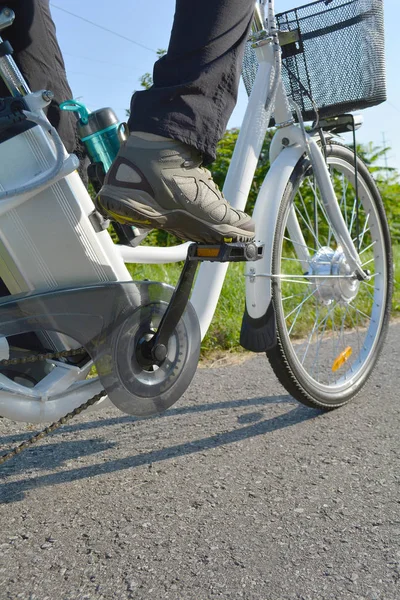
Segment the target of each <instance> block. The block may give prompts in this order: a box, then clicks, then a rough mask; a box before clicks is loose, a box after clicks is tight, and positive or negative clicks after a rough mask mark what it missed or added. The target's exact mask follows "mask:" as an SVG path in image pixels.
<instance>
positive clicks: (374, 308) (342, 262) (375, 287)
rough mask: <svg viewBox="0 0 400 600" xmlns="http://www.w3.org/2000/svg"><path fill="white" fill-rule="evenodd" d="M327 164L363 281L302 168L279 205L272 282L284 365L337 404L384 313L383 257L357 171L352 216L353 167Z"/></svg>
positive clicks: (372, 208)
mask: <svg viewBox="0 0 400 600" xmlns="http://www.w3.org/2000/svg"><path fill="white" fill-rule="evenodd" d="M328 164H329V167H330V170H331V173H332V174H333V176H334V187H335V191H336V193H337V197H338V200H339V204H340V206H341V209H342V214H343V215H344V217H345V221H346V225H347V228H348V230H349V231H350V232H351V236H352V239H353V240H354V243H355V244H357V243H358V245H359V251H360V258H361V259H362V263H363V266H364V268H365V269H369V270H370V271H371V279H370V281H367V282H359V281H357V280H356V279H355V277H354V276H353V274H352V273H351V269H350V267H349V266H348V264H347V262H346V259H345V257H344V254H343V251H342V250H341V248H340V246H339V245H338V243H337V242H336V240H335V236H334V234H333V232H332V230H331V228H330V226H329V222H328V220H327V217H326V212H325V210H324V208H323V205H322V202H321V196H320V193H319V191H318V189H317V187H316V185H315V181H314V178H313V176H312V173H311V168H310V167H309V168H308V169H307V170H306V173H305V175H303V177H302V178H301V179H300V181H299V182H298V185H297V187H296V188H295V189H294V191H293V194H292V196H291V199H290V201H289V202H288V205H287V207H286V211H285V214H284V218H283V225H282V228H283V231H284V236H283V238H282V236H281V238H282V241H281V243H280V246H279V248H278V251H277V255H276V257H277V260H275V265H276V269H275V272H276V271H277V270H278V269H279V271H278V274H277V277H276V278H275V279H274V282H273V285H274V298H275V308H276V311H277V321H278V330H279V335H280V338H281V342H282V343H283V344H284V346H285V350H286V352H287V353H288V354H289V355H290V360H291V364H292V366H294V368H295V369H296V371H297V372H298V373H300V374H301V376H302V380H303V381H304V382H305V383H306V385H308V386H309V388H311V389H312V390H314V391H316V392H317V393H318V394H320V395H321V396H323V397H324V398H325V401H326V402H328V403H329V402H330V401H331V402H337V398H338V396H339V397H340V395H341V394H345V393H346V392H348V390H349V389H351V388H352V387H353V386H354V385H355V384H356V383H358V382H359V381H360V379H361V378H363V377H364V375H365V374H366V373H367V372H368V370H369V365H370V363H371V360H372V359H373V356H374V351H375V349H376V346H377V343H378V340H379V337H380V332H381V329H382V324H383V319H384V314H385V306H386V300H387V289H386V281H387V272H386V270H387V261H386V258H387V257H386V249H385V242H384V235H383V231H382V226H381V221H380V217H379V213H378V209H377V207H376V205H375V202H374V197H373V194H372V191H371V190H370V189H369V188H368V186H367V183H366V181H365V180H364V179H362V178H361V177H360V176H359V178H358V198H359V202H358V219H357V203H356V199H355V191H354V182H355V171H354V167H353V165H351V164H350V163H349V162H348V161H347V160H345V159H343V158H340V157H338V156H331V157H328ZM293 211H294V214H296V216H297V222H298V225H299V226H300V229H301V232H302V235H303V240H304V242H303V241H302V242H301V245H300V244H299V239H301V238H299V235H298V231H297V233H296V227H295V226H294V225H293V218H292V217H293ZM304 243H305V244H304ZM304 245H305V246H306V248H305V247H304ZM306 254H307V255H308V256H306Z"/></svg>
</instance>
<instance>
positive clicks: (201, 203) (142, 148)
mask: <svg viewBox="0 0 400 600" xmlns="http://www.w3.org/2000/svg"><path fill="white" fill-rule="evenodd" d="M201 164H202V156H201V154H200V152H198V151H197V150H196V149H195V148H192V147H191V146H188V145H186V144H183V143H182V142H179V141H177V140H170V139H167V138H162V137H160V136H153V135H152V134H146V133H143V134H142V133H133V134H131V135H130V136H129V138H128V140H127V141H126V142H125V143H124V145H123V146H122V147H121V148H120V150H119V152H118V155H117V158H116V159H115V161H114V162H113V164H112V166H111V168H110V170H109V172H108V173H107V176H106V178H105V181H104V185H103V187H102V188H101V190H100V192H99V194H98V196H97V198H96V206H97V208H98V210H99V211H100V212H101V213H102V214H103V215H105V216H106V217H107V218H111V219H113V220H114V221H118V222H119V223H128V224H130V225H134V226H136V227H139V228H143V227H144V228H150V229H151V228H155V229H165V230H167V231H169V232H170V233H173V234H174V235H176V236H177V237H179V238H181V239H184V240H193V241H195V242H202V243H205V244H219V243H222V242H224V241H225V242H248V241H251V240H252V239H254V222H253V221H252V220H251V219H250V217H249V216H248V215H246V214H245V213H244V212H242V211H240V210H236V209H234V208H232V207H231V206H230V205H229V204H228V202H227V201H226V200H225V198H224V196H223V195H222V193H221V192H220V190H219V189H218V187H217V186H216V184H215V183H214V181H213V179H212V177H211V173H210V172H209V171H207V170H206V169H204V168H203V167H202V166H201Z"/></svg>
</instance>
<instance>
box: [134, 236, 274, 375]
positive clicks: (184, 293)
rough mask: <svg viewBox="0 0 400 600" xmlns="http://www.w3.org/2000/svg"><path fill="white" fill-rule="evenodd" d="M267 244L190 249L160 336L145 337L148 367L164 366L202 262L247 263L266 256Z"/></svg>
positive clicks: (142, 348) (143, 349) (144, 354)
mask: <svg viewBox="0 0 400 600" xmlns="http://www.w3.org/2000/svg"><path fill="white" fill-rule="evenodd" d="M263 253H264V244H257V243H255V242H247V243H244V242H235V243H226V244H196V243H193V244H191V245H190V246H189V248H188V253H187V258H186V261H185V264H184V266H183V269H182V273H181V275H180V277H179V281H178V284H177V286H176V288H175V291H174V293H173V295H172V298H171V301H170V303H169V305H168V308H167V310H166V311H165V313H164V315H163V318H162V320H161V323H160V325H159V327H158V329H157V333H156V334H155V335H154V336H153V337H151V338H150V339H149V336H146V337H143V340H142V342H141V344H140V348H139V350H140V353H141V355H142V357H143V361H144V362H145V363H148V364H154V363H156V364H157V363H158V364H160V363H161V362H162V361H163V360H165V358H166V356H167V348H168V341H169V339H170V337H171V334H172V332H173V331H174V330H175V328H176V325H177V323H178V322H179V320H180V318H181V317H182V315H183V313H184V311H185V308H186V306H187V303H188V301H189V296H190V292H191V289H192V285H193V281H194V277H195V274H196V270H197V265H198V263H199V262H205V261H210V262H247V261H256V260H260V259H261V258H262V257H263Z"/></svg>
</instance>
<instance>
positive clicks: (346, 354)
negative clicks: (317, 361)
mask: <svg viewBox="0 0 400 600" xmlns="http://www.w3.org/2000/svg"><path fill="white" fill-rule="evenodd" d="M352 354H353V349H352V348H351V346H347V348H345V349H344V350H343V352H341V353H340V354H339V356H338V357H337V358H336V359H335V361H334V363H333V365H332V371H333V372H335V371H338V370H339V369H340V367H341V366H342V365H344V363H345V362H346V361H348V360H349V358H350V356H351V355H352Z"/></svg>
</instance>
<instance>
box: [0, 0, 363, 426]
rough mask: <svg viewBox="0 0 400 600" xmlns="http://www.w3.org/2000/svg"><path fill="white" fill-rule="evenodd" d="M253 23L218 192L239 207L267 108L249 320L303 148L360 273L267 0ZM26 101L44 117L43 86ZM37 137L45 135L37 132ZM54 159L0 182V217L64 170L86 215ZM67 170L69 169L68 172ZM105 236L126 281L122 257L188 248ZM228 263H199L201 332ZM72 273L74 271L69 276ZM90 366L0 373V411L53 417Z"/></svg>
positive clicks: (33, 418)
mask: <svg viewBox="0 0 400 600" xmlns="http://www.w3.org/2000/svg"><path fill="white" fill-rule="evenodd" d="M265 5H266V6H265ZM265 7H266V8H267V18H266V19H265V18H264V9H265ZM254 23H255V25H254V30H255V31H256V32H257V40H258V41H257V42H256V43H255V51H256V54H257V58H258V62H259V69H258V72H257V76H256V79H255V83H254V86H253V89H252V92H251V95H250V98H249V102H248V106H247V110H246V113H245V116H244V120H243V124H242V126H241V129H240V134H239V137H238V140H237V143H236V147H235V150H234V154H233V157H232V160H231V164H230V168H229V171H228V174H227V177H226V181H225V185H224V188H223V192H224V195H225V196H226V198H227V199H228V201H229V202H230V204H231V205H232V206H233V207H235V208H238V209H241V210H244V208H245V205H246V202H247V198H248V195H249V192H250V186H251V183H252V180H253V177H254V173H255V170H256V166H257V161H258V158H259V155H260V152H261V148H262V144H263V141H264V138H265V134H266V131H267V129H268V127H269V123H270V119H271V115H272V114H273V115H274V118H275V122H276V124H277V131H276V133H275V135H274V138H273V140H272V143H271V147H270V163H271V168H270V170H269V172H268V174H267V176H266V178H265V181H264V183H263V185H262V187H261V190H260V193H259V196H258V198H257V202H256V205H255V209H254V215H253V219H254V221H255V223H256V240H257V241H260V242H262V243H263V244H264V245H265V250H264V256H263V258H262V259H261V260H259V261H256V262H254V263H247V269H246V278H245V281H246V308H247V312H248V315H249V316H250V317H251V318H252V319H259V318H261V317H263V316H264V315H265V313H266V311H267V309H268V307H269V305H270V303H271V278H272V264H271V263H272V248H273V242H274V234H275V228H276V223H277V217H278V211H279V207H280V203H281V200H282V196H283V194H284V191H285V189H286V186H287V184H288V182H289V179H290V177H291V175H292V173H293V170H294V168H295V166H296V164H297V163H298V161H299V160H300V158H301V157H302V156H303V155H304V154H307V155H308V156H309V158H310V160H311V163H312V165H313V170H314V175H315V177H316V180H317V184H318V187H319V189H320V191H321V196H322V201H323V204H324V207H325V209H326V212H327V214H328V216H329V219H330V221H331V224H332V229H333V231H334V233H335V235H336V238H337V240H338V241H339V242H340V244H341V245H342V248H343V251H344V253H345V255H346V259H347V261H348V264H349V265H350V267H351V268H352V270H353V271H354V272H355V273H356V274H357V275H358V276H359V277H360V278H362V279H363V278H365V277H366V276H365V273H364V272H363V270H362V268H361V262H360V260H359V257H358V255H357V251H356V249H355V247H354V244H353V242H352V239H351V236H350V234H349V232H348V230H347V228H346V226H345V223H344V220H343V218H342V215H341V211H340V209H339V205H338V202H337V199H336V195H335V192H334V189H333V186H332V183H331V179H330V176H329V171H328V168H327V166H326V164H325V160H324V157H323V155H322V153H321V151H320V149H319V147H318V144H317V142H316V140H315V139H314V138H313V137H312V136H310V135H308V134H307V133H306V131H305V129H304V126H302V122H301V119H300V126H299V125H295V124H294V120H293V116H292V110H291V108H290V105H289V101H288V98H287V94H286V91H285V88H284V85H283V81H282V77H281V58H280V47H279V41H278V31H277V29H276V23H275V17H274V0H264V2H262V3H261V4H260V5H257V9H256V15H255V21H254ZM264 27H265V29H264ZM0 66H1V65H0ZM25 100H26V102H27V104H28V106H29V107H30V111H31V113H29V114H30V117H31V118H32V119H33V120H34V119H36V122H38V121H39V122H42V124H43V121H44V117H43V113H42V111H41V107H42V106H43V101H42V92H36V93H34V94H31V93H29V90H27V95H26V97H25ZM46 123H47V130H48V133H51V135H52V136H53V137H55V138H57V134H56V133H55V132H54V131H53V130H52V128H51V127H49V125H48V122H47V121H46ZM42 136H44V133H43V132H42ZM44 137H45V136H44ZM47 144H48V146H49V148H52V146H51V144H49V142H48V141H47ZM52 152H53V156H54V155H55V156H56V159H57V157H58V158H59V157H60V153H59V152H58V153H57V152H54V148H52ZM56 163H57V164H56V165H53V167H52V169H50V171H51V172H50V171H49V170H48V171H47V172H46V173H45V174H44V175H42V176H41V177H40V178H38V179H37V180H36V181H35V182H34V185H33V186H32V185H31V186H30V187H29V186H25V188H24V189H19V190H11V191H3V192H2V191H1V189H2V188H1V186H0V216H1V214H4V213H7V214H11V213H12V211H13V210H14V209H15V208H16V207H17V206H19V205H20V204H21V203H24V202H27V200H29V197H30V195H32V193H33V192H32V189H34V190H35V193H37V191H38V187H39V188H40V189H42V188H43V189H45V188H46V187H48V186H49V185H51V184H53V183H54V182H55V181H60V179H61V178H65V177H66V181H68V182H69V187H70V189H71V190H72V192H73V194H75V196H79V198H80V200H79V202H80V205H81V206H85V207H86V208H85V211H86V214H89V212H90V209H89V207H88V202H90V199H89V197H88V195H87V193H86V192H85V191H83V189H82V188H83V186H82V185H81V183H80V182H79V181H78V179H79V178H78V176H77V174H76V173H72V171H73V170H74V169H75V168H76V161H74V159H73V157H66V156H65V155H64V160H63V161H61V163H60V161H58V162H57V160H56ZM68 173H72V174H71V175H68ZM91 210H93V207H92V209H91ZM85 211H84V212H85ZM82 218H83V217H82ZM85 218H86V217H85ZM288 227H289V230H290V235H291V239H292V240H293V242H294V244H295V247H296V249H297V252H298V257H299V260H301V261H303V262H304V264H305V263H306V262H308V261H309V252H308V249H307V246H306V244H305V241H304V238H303V236H302V233H301V229H300V227H299V223H298V221H297V217H296V215H295V213H294V210H293V211H292V212H291V214H290V216H289V221H288ZM110 242H111V240H110V237H109V236H108V233H107V232H106V231H104V232H102V233H101V234H100V236H98V239H97V238H96V244H99V249H98V254H99V255H100V254H102V255H104V256H106V255H107V257H108V260H109V262H110V263H111V264H112V268H113V273H114V274H113V275H112V279H113V280H115V279H117V280H119V281H126V280H127V279H128V278H129V277H130V276H129V273H128V271H127V270H126V268H125V267H124V266H123V263H146V264H150V263H152V264H155V263H156V264H162V263H170V262H178V261H183V260H185V258H186V254H187V247H188V243H187V244H182V245H180V246H175V247H170V248H154V247H140V246H139V247H136V248H133V247H129V246H117V245H113V244H112V243H110ZM100 262H101V261H100ZM227 267H228V265H227V264H226V263H224V264H219V263H202V265H201V267H200V270H199V273H198V276H197V280H196V283H195V286H194V289H193V293H192V296H191V302H192V304H193V306H194V308H195V310H196V313H197V316H198V319H199V323H200V329H201V336H202V338H203V337H204V336H205V334H206V332H207V330H208V328H209V325H210V323H211V320H212V318H213V315H214V312H215V309H216V306H217V303H218V299H219V296H220V292H221V288H222V285H223V282H224V278H225V274H226V270H227ZM305 270H306V269H305ZM71 277H73V276H72V275H71ZM72 280H73V279H72ZM0 356H1V344H0ZM3 357H4V356H3ZM89 368H90V365H88V366H87V367H85V368H84V369H83V370H80V369H78V367H74V366H71V365H65V364H58V365H57V369H54V371H53V372H52V373H50V374H49V375H48V376H47V377H45V378H44V380H43V381H41V382H40V383H39V384H38V385H36V386H35V387H34V388H32V389H27V388H26V387H24V386H22V385H19V384H18V383H14V382H10V381H9V380H7V378H6V377H4V376H2V375H0V415H2V416H5V417H8V418H11V419H14V420H21V421H29V422H42V421H49V420H55V419H58V418H59V417H60V416H62V415H63V414H65V413H66V412H68V411H70V410H72V409H73V408H75V407H76V406H79V405H80V404H82V403H83V402H84V401H85V400H86V399H87V398H89V397H91V396H92V395H93V394H95V393H98V392H99V391H101V385H100V382H99V381H98V380H97V379H94V380H85V377H86V374H87V372H88V370H89Z"/></svg>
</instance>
